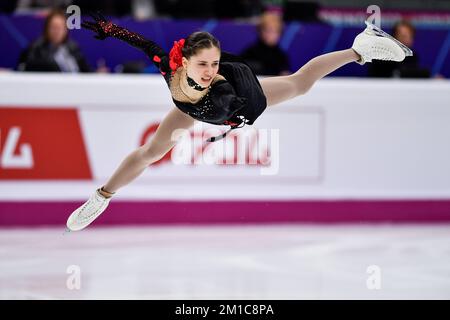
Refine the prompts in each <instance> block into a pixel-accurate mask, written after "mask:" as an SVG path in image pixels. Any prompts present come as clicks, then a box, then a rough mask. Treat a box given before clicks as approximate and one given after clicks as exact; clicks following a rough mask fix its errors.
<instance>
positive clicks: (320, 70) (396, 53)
mask: <svg viewBox="0 0 450 320" xmlns="http://www.w3.org/2000/svg"><path fill="white" fill-rule="evenodd" d="M92 17H93V19H94V21H86V22H84V23H83V24H82V26H83V27H84V28H86V29H89V30H91V31H93V32H95V38H97V39H99V40H104V39H106V38H108V37H113V38H117V39H120V40H122V41H125V42H127V43H129V44H130V45H132V46H134V47H136V48H139V49H141V50H143V51H144V52H145V54H146V55H147V56H148V57H149V58H150V59H151V60H152V62H153V63H154V64H155V65H156V67H157V68H158V69H159V71H160V73H161V75H162V76H163V77H164V79H165V81H166V83H167V85H168V87H169V90H170V92H171V95H172V100H173V102H174V104H175V107H174V108H172V110H170V111H169V113H168V114H167V115H166V116H165V118H164V119H163V120H162V122H161V124H160V125H159V127H158V129H157V130H156V133H155V135H154V136H153V138H152V139H151V140H150V141H149V142H147V143H146V144H145V145H143V146H141V147H139V148H138V149H136V150H134V151H133V152H131V153H130V154H129V155H128V156H127V157H126V158H125V159H124V160H123V161H122V163H121V164H120V166H119V167H118V168H117V170H116V171H115V172H114V173H113V175H112V176H111V177H110V179H109V180H108V181H107V182H106V184H105V185H103V186H102V187H100V188H99V189H97V190H96V191H95V192H94V194H92V196H91V197H90V198H89V200H88V201H86V202H85V203H84V204H83V205H82V206H80V207H79V208H78V209H76V210H75V211H74V212H73V213H72V214H71V215H70V217H69V218H68V220H67V228H68V229H69V230H71V231H77V230H81V229H84V228H85V227H87V226H88V225H89V224H90V223H92V222H93V221H94V220H95V219H96V218H97V217H98V216H99V215H100V214H101V213H102V212H104V211H105V209H106V208H107V206H108V204H109V202H110V200H111V198H112V196H113V195H114V194H115V193H116V192H117V190H119V189H120V188H122V187H124V186H125V185H127V184H129V183H130V182H132V181H133V180H134V179H136V178H137V177H138V176H139V175H140V174H141V173H142V172H143V171H144V170H145V169H146V168H147V167H148V166H149V165H150V164H152V163H154V162H156V161H158V160H159V159H161V158H162V157H163V156H164V155H165V154H166V153H167V152H168V151H169V150H170V149H171V148H172V147H173V146H174V145H175V144H176V142H177V137H176V136H175V137H174V136H173V133H174V132H175V130H177V129H189V128H190V127H192V126H193V124H194V122H195V121H196V120H197V121H202V122H207V123H210V124H215V125H227V126H229V127H230V128H229V130H228V131H227V132H225V133H223V134H222V135H220V136H217V137H212V138H210V139H208V140H207V141H208V142H214V141H217V140H220V139H222V138H224V137H225V136H226V135H227V133H228V132H229V131H230V130H234V129H237V128H241V127H242V126H244V125H252V124H253V123H254V122H255V120H256V119H257V118H258V117H259V116H260V115H261V114H262V113H263V112H264V110H265V109H266V107H271V106H273V105H276V104H278V103H281V102H283V101H286V100H289V99H292V98H294V97H297V96H299V95H303V94H305V93H307V92H308V91H309V89H311V87H312V86H313V85H314V83H315V82H316V81H318V80H319V79H321V78H323V77H325V76H326V75H327V74H329V73H331V72H333V71H335V70H336V69H338V68H340V67H342V66H344V65H346V64H348V63H351V62H357V63H359V64H361V65H362V64H364V63H366V62H371V61H372V60H373V59H376V60H387V61H398V62H400V61H403V60H404V59H405V57H406V56H411V55H412V51H411V50H410V49H409V48H408V47H406V46H405V45H403V44H402V43H400V42H399V41H397V40H396V39H395V38H393V37H391V36H390V35H388V34H387V33H385V32H384V31H382V30H381V29H380V28H378V27H376V26H375V25H373V24H370V23H369V22H366V25H367V27H366V28H365V30H363V31H362V32H361V33H360V34H358V35H357V36H356V38H355V39H354V42H353V45H352V47H351V48H349V49H345V50H340V51H335V52H330V53H326V54H323V55H320V56H318V57H315V58H313V59H312V60H310V61H308V62H307V63H306V64H305V65H304V66H303V67H301V68H300V69H299V70H298V71H296V72H295V73H293V74H291V75H287V76H275V77H268V78H264V79H262V80H258V78H257V77H256V75H255V74H254V72H253V71H252V70H251V69H250V67H249V66H248V65H247V64H246V63H245V62H244V61H243V60H241V59H240V58H239V57H236V56H234V55H231V54H229V53H226V52H223V51H221V49H220V43H219V41H218V40H217V39H216V38H215V37H214V36H213V35H211V34H210V33H208V32H202V31H200V32H194V33H192V34H190V35H189V36H188V37H187V38H186V39H181V40H179V41H176V42H175V43H174V46H173V47H172V49H171V50H170V52H169V54H167V53H166V52H164V50H163V49H162V48H161V47H159V46H158V45H157V44H156V43H155V42H153V41H151V40H148V39H145V38H143V37H142V36H140V35H139V34H137V33H134V32H131V31H129V30H127V29H125V28H122V27H120V26H118V25H116V24H114V23H112V22H108V21H107V20H106V19H105V18H103V17H102V16H101V15H100V14H95V15H92Z"/></svg>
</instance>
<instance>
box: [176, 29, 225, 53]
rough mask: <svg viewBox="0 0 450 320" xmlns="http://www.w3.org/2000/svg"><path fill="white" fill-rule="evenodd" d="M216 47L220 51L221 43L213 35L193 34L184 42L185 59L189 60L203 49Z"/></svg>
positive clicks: (200, 32)
mask: <svg viewBox="0 0 450 320" xmlns="http://www.w3.org/2000/svg"><path fill="white" fill-rule="evenodd" d="M212 47H216V48H217V49H219V50H220V42H219V40H217V39H216V38H215V37H214V36H213V35H212V34H211V33H209V32H206V31H197V32H194V33H191V34H190V35H189V36H188V37H187V38H186V40H185V42H184V47H183V57H185V58H186V59H189V58H190V57H192V56H195V55H196V54H197V53H198V52H199V51H200V50H202V49H209V48H212Z"/></svg>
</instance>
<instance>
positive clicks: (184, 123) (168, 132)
mask: <svg viewBox="0 0 450 320" xmlns="http://www.w3.org/2000/svg"><path fill="white" fill-rule="evenodd" d="M194 122H195V120H194V119H193V118H191V117H190V116H189V115H187V114H185V113H183V112H181V111H180V110H178V109H177V108H174V109H172V110H171V111H170V112H169V114H168V115H167V116H166V117H165V118H164V120H163V121H162V122H161V124H160V125H159V127H158V129H157V130H156V132H155V135H154V136H153V138H152V139H151V140H150V141H149V142H147V143H146V144H145V145H143V146H141V147H140V148H138V149H136V150H135V151H133V152H132V153H130V154H129V155H128V156H127V157H126V158H125V159H124V160H123V161H122V163H121V164H120V166H119V167H118V168H117V170H116V171H115V172H114V174H113V175H112V177H111V178H110V179H109V180H108V182H107V183H106V184H105V185H104V186H103V187H102V188H101V189H98V190H96V192H95V193H94V194H93V195H92V196H91V197H90V198H89V200H88V201H86V202H85V203H84V204H83V205H82V206H81V207H79V208H78V209H76V210H75V211H74V212H73V213H72V214H71V215H70V217H69V219H68V220H67V228H68V229H69V230H71V231H77V230H81V229H84V228H86V227H87V226H88V225H89V224H90V223H92V222H93V221H94V220H95V219H96V218H97V217H98V216H99V215H100V214H101V213H102V212H103V211H105V209H106V207H107V206H108V204H109V201H110V200H111V196H112V195H113V194H114V193H115V192H116V191H117V190H119V188H121V187H123V186H125V185H127V184H129V183H130V182H131V181H133V180H134V179H136V178H137V177H138V176H139V175H140V174H141V173H142V172H143V171H144V170H145V169H146V168H147V167H148V166H149V165H150V164H152V163H154V162H156V161H158V160H159V159H161V158H162V157H163V156H164V155H165V154H166V153H167V152H168V151H169V150H170V149H171V148H172V147H173V146H174V145H175V144H176V142H177V140H178V138H179V134H180V133H181V131H177V129H189V128H190V127H191V126H192V125H193V124H194ZM177 132H178V133H177Z"/></svg>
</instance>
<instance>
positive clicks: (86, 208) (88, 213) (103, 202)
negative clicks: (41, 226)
mask: <svg viewBox="0 0 450 320" xmlns="http://www.w3.org/2000/svg"><path fill="white" fill-rule="evenodd" d="M110 200H111V198H105V197H104V196H103V195H101V194H100V193H99V192H98V190H96V191H95V193H94V194H93V195H92V196H91V197H90V198H89V200H88V201H86V202H85V203H84V204H83V205H82V206H81V207H79V208H78V209H76V210H75V211H74V212H73V213H72V214H71V215H70V217H69V219H67V224H66V225H67V228H68V229H69V230H70V231H78V230H81V229H84V228H86V227H87V226H88V225H90V224H91V223H92V222H93V221H94V220H95V219H96V218H97V217H98V216H99V215H100V214H101V213H102V212H103V211H105V209H106V208H107V207H108V204H109V201H110Z"/></svg>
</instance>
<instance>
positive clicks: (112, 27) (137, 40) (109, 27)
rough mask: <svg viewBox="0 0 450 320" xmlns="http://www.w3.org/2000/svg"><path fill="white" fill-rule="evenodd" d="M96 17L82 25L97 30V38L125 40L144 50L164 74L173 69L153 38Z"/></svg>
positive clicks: (165, 54)
mask: <svg viewBox="0 0 450 320" xmlns="http://www.w3.org/2000/svg"><path fill="white" fill-rule="evenodd" d="M94 19H95V22H90V21H84V22H83V24H82V26H83V27H84V28H85V29H89V30H92V31H94V32H96V33H97V35H96V36H95V38H96V39H99V40H103V39H106V38H107V37H113V38H116V39H119V40H122V41H125V42H126V43H128V44H130V45H132V46H133V47H135V48H138V49H140V50H142V51H144V53H145V54H146V55H147V56H148V57H149V58H150V59H151V60H152V62H153V63H154V64H155V65H156V67H157V68H158V69H159V70H160V72H161V73H162V74H163V75H165V74H166V73H169V72H170V71H171V70H170V67H169V57H168V55H167V53H166V52H165V51H164V50H163V49H162V48H161V47H160V46H159V45H158V44H156V43H155V42H153V41H152V40H148V39H145V38H144V37H143V36H141V35H140V34H138V33H135V32H132V31H129V30H127V29H125V28H122V27H120V26H118V25H116V24H114V23H112V22H110V21H106V20H105V19H104V18H102V17H101V16H100V17H95V16H94Z"/></svg>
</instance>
